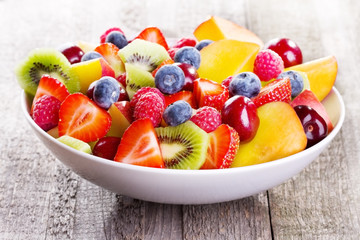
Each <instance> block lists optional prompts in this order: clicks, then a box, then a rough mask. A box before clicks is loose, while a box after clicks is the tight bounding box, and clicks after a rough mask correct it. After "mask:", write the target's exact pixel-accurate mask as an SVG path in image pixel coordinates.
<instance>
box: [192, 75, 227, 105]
mask: <svg viewBox="0 0 360 240" xmlns="http://www.w3.org/2000/svg"><path fill="white" fill-rule="evenodd" d="M194 96H195V99H196V102H197V105H198V107H203V106H210V107H213V108H216V109H217V110H219V111H221V109H222V107H223V106H224V103H225V102H226V100H228V98H229V90H228V89H227V88H226V87H224V86H222V85H221V84H220V83H217V82H214V81H211V80H208V79H205V78H198V79H196V80H195V81H194Z"/></svg>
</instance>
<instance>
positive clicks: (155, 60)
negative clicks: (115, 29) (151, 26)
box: [118, 39, 170, 72]
mask: <svg viewBox="0 0 360 240" xmlns="http://www.w3.org/2000/svg"><path fill="white" fill-rule="evenodd" d="M118 54H119V56H120V58H121V60H122V61H123V62H124V63H130V64H133V65H137V66H139V67H140V68H142V69H143V70H145V71H148V72H151V71H153V70H154V69H155V68H157V67H158V66H159V65H160V63H162V62H163V61H164V60H167V59H170V56H169V54H168V52H167V51H166V50H165V48H164V47H163V46H161V45H160V44H157V43H153V42H149V41H145V40H142V39H135V40H134V41H132V42H131V43H129V44H128V45H127V46H126V47H124V48H122V49H120V50H119V52H118Z"/></svg>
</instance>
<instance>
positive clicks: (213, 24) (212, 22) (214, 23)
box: [194, 16, 264, 47]
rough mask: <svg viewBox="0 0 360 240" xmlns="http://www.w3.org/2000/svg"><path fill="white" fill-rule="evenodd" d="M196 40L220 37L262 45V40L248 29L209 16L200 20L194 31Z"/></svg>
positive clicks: (218, 38) (214, 39)
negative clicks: (202, 20) (204, 19)
mask: <svg viewBox="0 0 360 240" xmlns="http://www.w3.org/2000/svg"><path fill="white" fill-rule="evenodd" d="M194 36H195V37H196V39H197V40H198V41H201V40H204V39H210V40H213V41H217V40H221V39H234V40H239V41H242V42H252V43H256V44H258V45H259V46H260V47H262V46H264V43H263V41H262V40H261V39H260V38H259V37H258V36H256V35H255V34H254V33H253V32H251V31H249V30H248V29H246V28H244V27H241V26H239V25H237V24H235V23H233V22H231V21H229V20H226V19H223V18H220V17H215V16H211V17H210V18H209V19H208V20H206V21H204V22H202V23H201V24H200V25H199V26H198V27H197V28H196V29H195V31H194Z"/></svg>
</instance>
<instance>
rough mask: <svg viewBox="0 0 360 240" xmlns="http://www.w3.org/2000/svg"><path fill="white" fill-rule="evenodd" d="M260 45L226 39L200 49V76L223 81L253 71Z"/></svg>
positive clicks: (219, 81)
mask: <svg viewBox="0 0 360 240" xmlns="http://www.w3.org/2000/svg"><path fill="white" fill-rule="evenodd" d="M259 50H260V47H259V45H257V44H255V43H249V42H240V41H237V40H231V39H224V40H219V41H216V42H213V43H212V44H210V45H208V46H207V47H205V48H203V49H202V50H201V51H200V54H201V63H200V67H199V69H198V74H199V77H202V78H207V79H210V80H213V81H216V82H218V83H221V82H222V81H223V80H224V79H225V78H227V77H229V76H232V75H234V74H237V73H240V72H245V71H252V70H253V68H254V61H255V57H256V54H257V53H258V52H259Z"/></svg>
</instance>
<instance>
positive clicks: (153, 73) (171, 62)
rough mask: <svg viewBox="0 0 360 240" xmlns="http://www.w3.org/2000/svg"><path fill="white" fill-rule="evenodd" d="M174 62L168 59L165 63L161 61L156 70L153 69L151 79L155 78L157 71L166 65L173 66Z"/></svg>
mask: <svg viewBox="0 0 360 240" xmlns="http://www.w3.org/2000/svg"><path fill="white" fill-rule="evenodd" d="M173 63H174V60H172V59H171V58H170V59H166V60H165V61H163V62H162V63H161V64H160V65H159V66H158V67H157V68H155V69H154V70H153V71H152V72H151V74H152V75H153V77H155V74H156V73H157V71H158V70H159V69H160V68H161V67H162V66H164V65H168V64H173Z"/></svg>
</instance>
